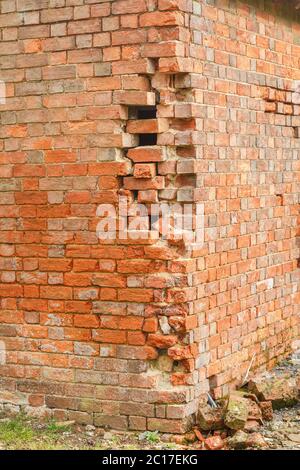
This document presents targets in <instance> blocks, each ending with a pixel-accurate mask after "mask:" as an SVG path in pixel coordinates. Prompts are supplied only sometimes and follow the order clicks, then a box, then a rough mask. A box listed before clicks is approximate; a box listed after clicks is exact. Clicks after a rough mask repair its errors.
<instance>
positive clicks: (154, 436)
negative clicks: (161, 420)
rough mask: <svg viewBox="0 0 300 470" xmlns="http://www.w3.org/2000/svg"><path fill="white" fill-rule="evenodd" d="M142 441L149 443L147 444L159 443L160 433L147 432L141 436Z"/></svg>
mask: <svg viewBox="0 0 300 470" xmlns="http://www.w3.org/2000/svg"><path fill="white" fill-rule="evenodd" d="M139 440H140V441H147V442H152V443H154V442H159V440H160V437H159V432H158V431H145V432H143V433H142V434H140V435H139Z"/></svg>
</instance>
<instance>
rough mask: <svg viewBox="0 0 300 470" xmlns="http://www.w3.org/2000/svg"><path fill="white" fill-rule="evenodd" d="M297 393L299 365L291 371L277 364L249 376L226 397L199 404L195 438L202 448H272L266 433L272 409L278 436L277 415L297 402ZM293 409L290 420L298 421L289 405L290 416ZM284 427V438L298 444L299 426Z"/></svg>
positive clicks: (269, 433)
mask: <svg viewBox="0 0 300 470" xmlns="http://www.w3.org/2000/svg"><path fill="white" fill-rule="evenodd" d="M299 397H300V373H299V369H297V374H295V373H292V372H291V371H289V369H288V368H285V367H280V366H279V367H278V368H277V369H275V370H274V371H273V372H271V373H270V372H266V373H264V374H262V375H260V376H259V377H256V378H253V379H251V380H249V382H248V383H247V384H246V385H245V386H244V387H243V388H242V389H241V390H237V391H232V392H231V393H230V395H229V396H228V397H227V398H226V399H223V400H222V401H220V402H219V403H216V407H213V406H212V405H211V404H207V405H205V406H201V408H200V409H199V412H198V417H197V428H195V429H194V432H195V439H196V438H197V439H198V440H199V441H200V447H201V448H202V449H207V450H221V449H224V450H230V449H234V450H242V449H243V450H244V449H268V448H272V447H274V445H273V446H272V439H270V436H271V432H272V422H273V419H274V413H275V414H276V420H275V421H274V423H277V424H276V425H275V431H276V432H277V434H276V437H277V438H279V437H280V436H279V435H280V429H278V428H280V426H278V422H280V421H279V418H278V416H280V412H282V411H284V410H285V411H286V410H287V409H288V408H292V407H294V406H295V405H297V404H298V403H299ZM210 401H211V400H210ZM278 410H281V411H278ZM293 412H294V415H295V416H296V417H295V416H294V421H293V423H295V422H296V423H297V422H298V421H299V422H300V417H299V415H300V412H299V411H297V410H296V409H294V408H293V409H292V410H291V416H293ZM297 417H298V418H297ZM284 419H285V418H283V420H284ZM268 423H269V424H268ZM288 430H289V432H288V434H287V439H289V440H292V441H293V442H296V443H298V444H300V429H299V426H298V427H296V428H295V426H294V427H290V428H288ZM281 437H282V436H281Z"/></svg>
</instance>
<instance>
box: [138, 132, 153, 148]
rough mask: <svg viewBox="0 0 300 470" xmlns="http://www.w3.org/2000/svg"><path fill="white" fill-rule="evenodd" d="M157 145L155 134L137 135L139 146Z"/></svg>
mask: <svg viewBox="0 0 300 470" xmlns="http://www.w3.org/2000/svg"><path fill="white" fill-rule="evenodd" d="M150 145H157V134H139V146H140V147H148V146H150Z"/></svg>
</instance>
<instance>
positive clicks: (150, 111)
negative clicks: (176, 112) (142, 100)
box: [136, 106, 157, 119]
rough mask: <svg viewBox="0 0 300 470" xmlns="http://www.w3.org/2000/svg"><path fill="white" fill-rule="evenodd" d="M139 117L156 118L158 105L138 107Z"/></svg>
mask: <svg viewBox="0 0 300 470" xmlns="http://www.w3.org/2000/svg"><path fill="white" fill-rule="evenodd" d="M136 114H137V119H156V116H157V109H156V106H147V107H142V106H141V107H139V108H137V113H136Z"/></svg>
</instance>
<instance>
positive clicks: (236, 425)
mask: <svg viewBox="0 0 300 470" xmlns="http://www.w3.org/2000/svg"><path fill="white" fill-rule="evenodd" d="M248 413H249V405H248V400H247V399H246V398H241V397H240V396H237V395H234V394H232V395H230V397H229V400H228V404H227V409H226V414H225V418H224V422H225V424H226V426H227V427H228V428H230V429H234V430H236V431H237V430H239V429H243V428H244V427H245V424H246V422H247V419H248Z"/></svg>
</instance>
